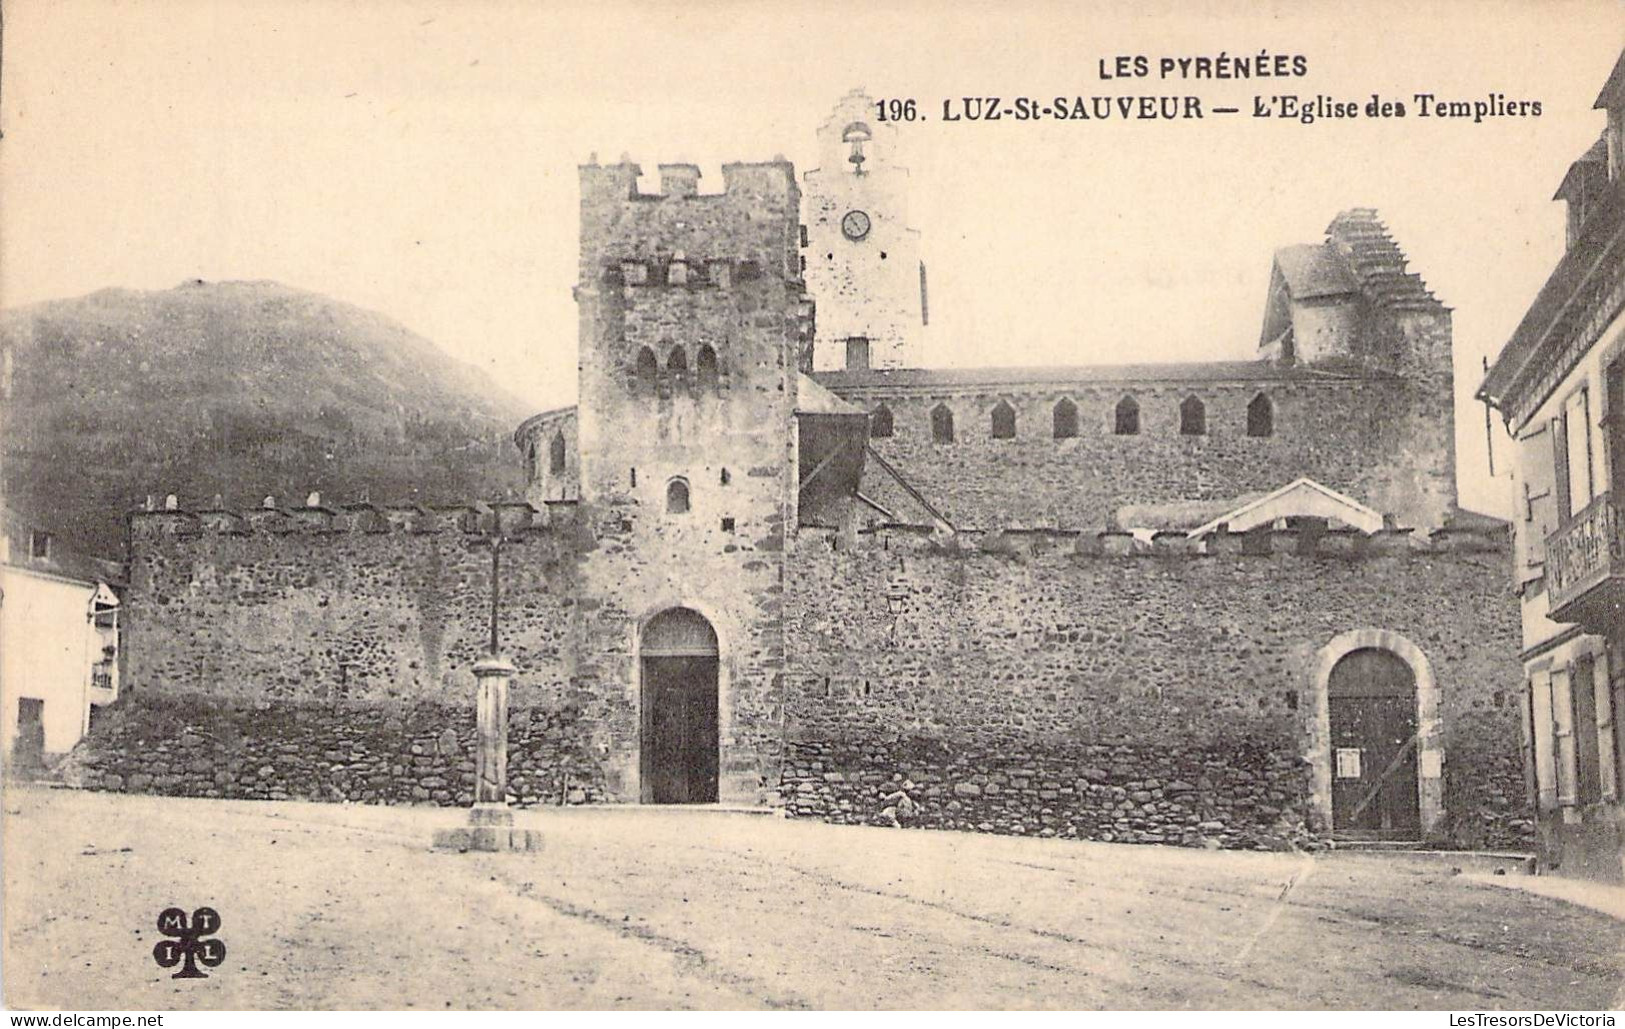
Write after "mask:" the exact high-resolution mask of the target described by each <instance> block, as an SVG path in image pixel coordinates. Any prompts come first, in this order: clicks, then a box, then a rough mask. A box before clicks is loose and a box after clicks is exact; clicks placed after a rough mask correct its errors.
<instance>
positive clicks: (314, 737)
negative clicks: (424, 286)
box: [83, 93, 1529, 846]
mask: <svg viewBox="0 0 1625 1029" xmlns="http://www.w3.org/2000/svg"><path fill="white" fill-rule="evenodd" d="M872 112H873V104H872V102H871V101H870V100H869V99H868V98H867V97H865V96H864V95H863V94H861V93H854V94H851V95H849V96H847V97H846V98H844V99H843V100H842V101H841V103H840V104H839V106H838V107H837V109H836V110H835V112H834V114H833V115H832V116H831V117H830V119H829V120H828V121H826V122H825V123H824V124H823V126H822V127H821V128H820V129H819V130H818V140H819V153H820V166H819V167H818V168H817V169H815V170H812V171H809V172H807V173H806V174H805V175H804V176H802V177H801V178H799V179H798V177H797V176H796V174H795V172H794V170H793V168H792V167H791V166H790V165H789V164H788V163H787V162H784V161H772V162H767V163H760V164H729V165H725V166H724V167H723V170H722V175H723V183H722V186H723V188H722V191H721V192H719V193H702V192H700V191H699V188H698V187H699V181H698V180H699V171H698V169H697V168H695V167H694V166H692V165H683V164H664V165H661V166H660V168H659V171H660V192H659V193H658V194H656V195H647V194H643V193H640V192H639V190H638V178H639V175H640V169H639V168H638V166H636V165H634V164H631V163H628V162H624V161H623V162H622V163H619V164H609V165H599V164H596V163H593V164H588V165H585V166H583V167H582V168H581V169H580V185H581V231H580V255H581V258H580V269H579V275H578V281H577V284H576V287H575V291H574V292H575V300H576V303H577V305H578V308H579V315H580V325H579V357H580V380H579V405H578V406H577V407H573V408H568V409H563V410H558V411H551V412H547V413H544V414H540V415H537V416H535V417H534V418H531V419H529V420H528V421H526V422H525V423H524V424H523V425H522V426H520V427H519V429H518V432H517V434H516V440H517V442H518V444H519V446H520V450H521V452H522V453H523V454H524V455H525V459H526V461H527V463H528V473H529V474H528V479H529V483H530V486H529V498H528V501H527V502H523V503H499V504H475V505H471V506H469V507H463V508H436V509H424V508H414V507H382V506H374V505H371V504H352V505H345V506H342V507H330V506H325V505H323V504H321V503H320V501H319V498H314V497H313V498H312V500H311V501H310V502H308V503H306V504H305V505H303V506H298V507H282V506H278V505H276V504H275V503H274V502H273V503H270V504H269V505H268V506H262V507H260V508H256V509H252V510H248V511H240V512H233V511H189V510H183V509H180V508H179V506H178V505H177V508H176V509H174V510H161V511H148V512H138V513H137V514H136V515H134V516H133V517H132V521H131V554H130V557H131V564H130V582H131V585H130V589H129V593H128V596H127V598H126V601H125V608H124V611H125V613H124V618H125V625H126V626H127V633H128V636H127V643H126V645H125V653H126V661H127V667H126V670H125V676H124V681H125V683H126V686H125V690H126V699H125V701H124V702H123V703H122V704H121V708H122V710H121V711H119V712H118V713H117V715H116V716H114V717H109V718H106V719H104V721H103V724H102V726H101V727H100V731H97V732H93V734H92V740H91V744H90V746H89V748H88V751H87V753H86V755H85V757H84V759H83V764H84V768H85V771H84V774H85V776H86V777H87V781H88V782H90V783H91V784H93V785H98V786H101V787H103V788H110V789H134V790H154V791H158V792H168V793H201V794H205V795H215V796H243V797H273V798H274V797H319V798H320V797H328V798H334V799H339V798H342V799H349V800H356V801H371V802H393V801H411V800H418V801H437V802H441V803H446V804H456V803H466V802H467V800H468V796H469V790H470V781H471V776H472V768H473V764H472V760H471V757H470V753H469V741H470V737H471V730H472V711H471V706H470V695H471V692H472V676H471V673H470V669H471V666H472V665H473V663H474V661H475V660H476V659H477V658H478V657H479V656H480V655H481V654H482V653H483V652H484V650H485V649H486V645H487V634H488V629H487V622H486V618H487V612H488V610H489V605H490V589H491V583H492V568H493V561H492V557H491V552H490V547H489V543H490V541H491V540H492V538H500V540H501V545H500V563H499V564H497V565H496V568H497V571H496V578H497V579H498V581H499V582H500V586H501V616H500V624H499V642H500V646H501V649H502V651H503V652H504V653H505V654H506V655H507V656H508V657H509V658H510V659H511V660H512V661H513V662H514V664H515V665H516V666H517V667H518V674H517V678H516V679H515V682H514V685H513V691H512V694H511V696H512V702H513V705H514V709H513V712H512V717H511V719H510V755H511V756H510V788H511V790H512V793H513V800H514V801H515V802H517V803H519V804H529V803H579V802H640V801H641V802H645V803H668V802H670V803H685V802H686V803H704V802H714V801H720V802H723V803H726V804H734V805H748V806H759V805H773V806H777V807H780V808H782V809H783V810H784V811H785V812H786V813H787V814H789V815H792V816H807V817H820V818H828V819H833V820H838V821H855V822H865V823H876V824H902V825H910V824H913V825H926V826H937V827H954V828H975V829H981V830H984V831H998V832H1010V833H1028V834H1041V835H1060V836H1076V837H1087V838H1093V839H1103V840H1126V841H1136V842H1170V843H1183V844H1192V845H1194V844H1205V845H1219V846H1285V845H1292V844H1296V843H1301V842H1311V841H1317V840H1323V839H1326V838H1328V837H1334V836H1345V837H1356V838H1357V837H1378V838H1387V839H1411V840H1424V839H1425V840H1432V841H1436V842H1438V841H1442V842H1454V843H1458V844H1474V845H1482V844H1504V843H1511V842H1516V841H1517V840H1519V839H1520V838H1521V837H1522V836H1523V835H1524V834H1525V833H1526V832H1527V830H1528V826H1529V823H1528V821H1527V819H1526V815H1525V806H1526V793H1525V790H1526V787H1525V783H1524V781H1523V773H1522V770H1521V764H1520V746H1519V725H1518V717H1519V716H1518V713H1517V712H1518V705H1517V703H1516V702H1515V698H1516V696H1517V693H1516V690H1517V688H1518V685H1519V682H1520V680H1521V669H1520V667H1519V664H1518V661H1517V659H1516V656H1515V655H1516V653H1517V648H1516V647H1515V646H1514V645H1513V640H1515V639H1516V636H1517V633H1518V611H1517V607H1516V603H1515V600H1514V598H1513V595H1512V592H1511V584H1510V583H1509V582H1508V581H1507V577H1506V575H1505V568H1506V564H1507V562H1506V557H1505V555H1504V548H1505V525H1504V524H1502V523H1499V522H1496V521H1494V520H1492V519H1488V518H1485V517H1483V516H1478V515H1471V514H1468V513H1464V512H1461V511H1460V510H1458V509H1457V507H1456V503H1455V501H1456V492H1455V464H1454V447H1453V392H1452V372H1451V319H1450V310H1449V309H1448V308H1447V307H1445V306H1444V305H1443V304H1441V303H1440V302H1439V300H1438V299H1437V298H1435V297H1434V295H1433V294H1432V293H1431V292H1429V290H1428V289H1427V287H1426V285H1425V284H1424V283H1423V282H1422V280H1421V278H1420V277H1419V276H1417V275H1416V274H1415V273H1412V272H1410V271H1408V270H1407V267H1406V260H1405V257H1404V254H1403V253H1402V252H1401V251H1400V249H1399V247H1398V246H1397V245H1396V244H1395V242H1394V241H1393V240H1392V239H1391V238H1390V237H1389V235H1388V233H1387V231H1386V229H1385V228H1384V226H1383V224H1382V222H1381V221H1380V220H1379V219H1378V217H1377V215H1376V213H1375V212H1373V211H1370V210H1365V209H1353V210H1348V211H1345V212H1343V213H1342V214H1339V215H1337V216H1336V217H1335V218H1334V219H1333V220H1332V221H1331V223H1330V225H1329V226H1328V228H1327V231H1326V236H1325V239H1324V240H1322V241H1320V242H1316V243H1311V244H1306V245H1298V246H1289V247H1286V248H1284V249H1281V250H1279V251H1277V252H1276V253H1275V255H1274V264H1273V268H1272V270H1271V275H1270V286H1269V290H1268V294H1267V296H1266V297H1265V298H1264V300H1265V302H1264V309H1263V311H1262V313H1261V331H1260V337H1259V346H1258V352H1257V354H1256V356H1255V358H1254V359H1253V360H1250V361H1229V360H1227V361H1215V362H1204V363H1195V364H1159V365H1082V366H1069V367H1039V368H1025V367H990V368H981V369H970V370H965V369H956V370H952V371H949V370H940V369H932V368H930V367H929V361H930V354H929V352H928V350H927V348H926V346H925V343H924V330H925V325H926V323H927V321H928V317H929V307H928V294H927V289H926V287H927V280H926V274H925V266H924V265H923V264H922V262H921V260H920V243H919V234H918V233H917V232H916V231H915V230H914V229H913V228H911V227H910V226H909V225H908V209H907V198H908V193H909V188H910V186H909V180H908V174H907V171H906V170H905V169H903V168H900V167H898V166H896V164H895V163H893V161H892V157H893V153H894V148H893V143H894V140H893V138H892V131H893V130H892V127H891V126H890V125H887V124H885V123H879V122H876V121H874V120H873V119H872V117H871V115H872Z"/></svg>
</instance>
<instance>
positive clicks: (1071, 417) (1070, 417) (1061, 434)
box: [1054, 397, 1078, 439]
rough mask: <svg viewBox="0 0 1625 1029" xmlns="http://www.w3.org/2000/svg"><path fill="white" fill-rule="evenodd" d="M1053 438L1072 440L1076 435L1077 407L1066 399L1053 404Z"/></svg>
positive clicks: (1063, 398)
mask: <svg viewBox="0 0 1625 1029" xmlns="http://www.w3.org/2000/svg"><path fill="white" fill-rule="evenodd" d="M1054 422H1055V438H1056V439H1073V438H1075V437H1076V436H1077V435H1078V405H1077V404H1074V403H1073V402H1072V401H1071V400H1068V399H1067V398H1066V397H1062V398H1061V399H1060V400H1058V401H1056V403H1055V416H1054Z"/></svg>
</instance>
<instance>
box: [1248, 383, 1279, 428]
mask: <svg viewBox="0 0 1625 1029" xmlns="http://www.w3.org/2000/svg"><path fill="white" fill-rule="evenodd" d="M1247 435H1249V436H1273V435H1275V405H1274V404H1272V403H1270V398H1269V397H1266V396H1265V395H1264V394H1262V393H1260V394H1259V395H1258V396H1256V397H1254V398H1253V402H1252V403H1250V404H1248V405H1247Z"/></svg>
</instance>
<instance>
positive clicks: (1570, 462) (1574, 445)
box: [1552, 389, 1595, 521]
mask: <svg viewBox="0 0 1625 1029" xmlns="http://www.w3.org/2000/svg"><path fill="white" fill-rule="evenodd" d="M1552 446H1553V447H1554V448H1555V451H1556V452H1555V455H1554V458H1555V460H1554V463H1555V464H1556V467H1557V517H1558V520H1559V521H1568V520H1569V519H1570V518H1572V517H1573V516H1574V515H1575V513H1577V512H1579V511H1583V510H1585V507H1586V505H1587V504H1589V503H1591V500H1592V498H1593V497H1594V496H1595V490H1594V483H1593V481H1592V478H1591V399H1590V396H1589V394H1588V393H1587V391H1586V390H1584V389H1581V390H1579V391H1577V392H1575V393H1574V394H1573V395H1572V396H1570V397H1569V398H1568V400H1566V401H1564V403H1563V410H1562V411H1561V412H1560V413H1559V414H1558V415H1557V417H1555V418H1553V419H1552Z"/></svg>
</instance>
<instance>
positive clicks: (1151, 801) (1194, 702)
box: [781, 529, 1529, 847]
mask: <svg viewBox="0 0 1625 1029" xmlns="http://www.w3.org/2000/svg"><path fill="white" fill-rule="evenodd" d="M1412 535H1413V534H1411V533H1408V532H1405V531H1385V532H1379V533H1375V534H1372V535H1370V536H1366V535H1364V534H1360V533H1352V532H1324V533H1320V532H1297V531H1268V530H1266V531H1261V532H1254V533H1248V534H1245V535H1229V534H1224V535H1217V536H1214V537H1211V538H1210V539H1209V540H1207V541H1206V543H1205V545H1199V544H1198V543H1197V542H1196V541H1192V540H1189V539H1188V538H1187V537H1186V536H1185V535H1184V534H1182V533H1163V534H1158V535H1157V536H1156V537H1155V538H1154V539H1152V540H1151V541H1150V543H1149V544H1145V543H1141V542H1139V541H1136V540H1135V539H1134V538H1133V537H1132V536H1130V535H1129V534H1127V533H1112V532H1108V533H1102V534H1095V533H1089V534H1066V533H1053V532H1047V533H1004V534H992V535H987V536H984V537H983V538H982V539H980V540H979V541H975V542H970V541H967V540H966V539H965V537H964V534H961V535H960V536H958V537H950V538H942V537H933V536H931V535H930V534H928V533H927V532H925V531H924V530H923V529H922V530H914V531H907V530H899V529H893V530H888V531H884V532H879V533H871V534H857V535H848V536H846V537H842V536H840V535H838V534H834V533H828V534H814V533H809V532H803V533H802V534H801V535H800V537H799V539H798V540H797V542H796V546H795V550H794V552H793V554H792V561H791V564H790V571H791V574H790V575H789V577H788V578H787V581H786V597H785V607H786V616H785V627H786V635H787V642H786V647H787V664H788V667H789V668H790V669H791V670H792V671H791V675H792V681H791V683H790V687H789V689H787V691H786V696H787V704H788V709H787V712H786V718H785V723H786V754H787V756H786V760H785V767H784V772H783V775H782V787H781V788H782V790H783V797H784V802H785V804H786V806H787V807H788V808H789V810H790V812H791V813H792V814H795V815H799V816H807V817H818V818H828V819H834V820H837V821H852V822H866V823H875V822H879V823H882V824H885V823H888V822H889V821H890V820H891V819H892V818H896V819H897V820H898V821H900V822H902V823H903V824H921V825H929V826H938V827H944V828H975V829H981V830H983V831H996V832H1010V833H1027V834H1041V835H1058V836H1077V837H1087V838H1092V839H1105V840H1129V841H1144V842H1168V843H1183V844H1202V845H1219V846H1227V847H1229V846H1284V845H1289V844H1292V843H1303V842H1306V841H1309V840H1311V839H1314V838H1317V837H1320V836H1322V835H1323V834H1324V831H1325V829H1326V820H1327V819H1328V818H1329V813H1330V803H1331V802H1330V797H1329V795H1328V794H1329V790H1330V767H1329V761H1330V747H1329V741H1328V732H1329V730H1328V728H1327V723H1326V718H1327V715H1326V710H1327V708H1326V685H1327V683H1326V677H1327V674H1328V673H1329V671H1330V667H1329V666H1330V664H1331V663H1333V660H1332V659H1334V658H1335V657H1336V656H1337V655H1338V654H1339V653H1341V652H1344V651H1345V650H1346V648H1348V647H1350V646H1352V645H1353V644H1354V643H1357V642H1361V641H1363V642H1365V643H1367V644H1369V645H1375V646H1383V647H1391V648H1395V649H1397V650H1399V651H1400V652H1402V653H1404V654H1406V655H1407V657H1408V658H1409V659H1413V660H1416V661H1417V662H1418V663H1419V664H1420V665H1421V666H1423V668H1424V671H1423V672H1422V673H1421V674H1420V675H1419V677H1418V678H1419V684H1418V685H1419V693H1418V706H1419V708H1420V710H1421V711H1422V712H1423V717H1422V719H1421V728H1422V736H1423V740H1422V748H1423V750H1424V751H1425V752H1427V753H1431V754H1437V755H1438V767H1437V769H1429V768H1427V767H1426V765H1427V763H1428V762H1427V761H1424V768H1423V771H1424V773H1426V772H1428V771H1436V774H1435V775H1433V776H1431V777H1429V776H1427V775H1425V774H1424V778H1423V780H1422V787H1421V789H1422V795H1423V797H1424V800H1425V804H1424V808H1429V807H1431V809H1432V810H1433V811H1434V812H1435V818H1434V824H1433V825H1432V827H1431V831H1430V832H1429V833H1428V835H1429V836H1430V837H1431V838H1432V839H1433V840H1434V841H1435V842H1437V843H1439V844H1441V845H1464V846H1465V845H1472V846H1481V845H1495V846H1501V845H1509V844H1513V843H1518V842H1520V841H1522V840H1523V839H1524V838H1525V837H1526V835H1527V832H1528V830H1529V822H1528V819H1527V813H1526V808H1525V788H1524V783H1523V775H1522V770H1521V767H1520V764H1519V758H1518V753H1519V749H1518V748H1519V739H1520V722H1519V718H1520V716H1519V709H1518V696H1519V692H1518V689H1519V684H1520V681H1521V670H1520V668H1519V665H1518V661H1517V658H1516V654H1517V645H1516V640H1517V638H1518V631H1519V630H1518V611H1517V607H1516V602H1515V599H1514V598H1513V596H1512V593H1511V590H1510V587H1509V585H1508V583H1507V581H1506V575H1505V563H1506V553H1505V547H1506V543H1505V540H1504V538H1502V537H1501V536H1499V535H1498V534H1496V535H1485V534H1480V533H1446V532H1440V533H1436V534H1434V536H1433V537H1431V538H1429V539H1426V540H1416V539H1412V538H1411V537H1412ZM1417 655H1420V656H1419V657H1418V656H1417ZM1426 815H1427V811H1426V810H1425V811H1424V820H1425V821H1426Z"/></svg>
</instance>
